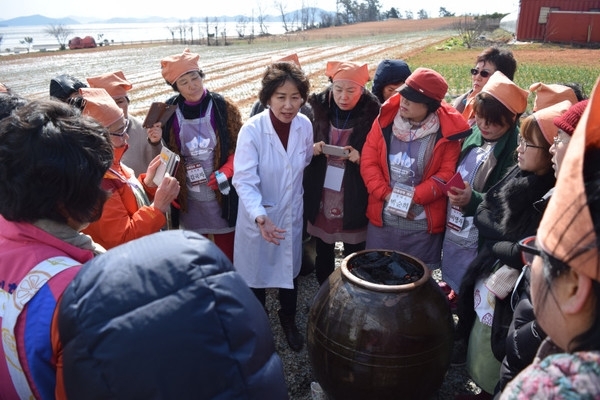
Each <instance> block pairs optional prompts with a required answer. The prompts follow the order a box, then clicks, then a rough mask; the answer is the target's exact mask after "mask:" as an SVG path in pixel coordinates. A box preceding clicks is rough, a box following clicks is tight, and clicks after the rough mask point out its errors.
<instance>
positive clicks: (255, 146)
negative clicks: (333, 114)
mask: <svg viewBox="0 0 600 400" xmlns="http://www.w3.org/2000/svg"><path fill="white" fill-rule="evenodd" d="M309 89H310V84H309V81H308V78H306V76H305V75H304V73H303V72H302V70H301V69H300V68H299V67H297V66H296V65H295V64H293V63H291V62H276V63H273V64H271V65H270V66H268V67H267V70H266V71H265V74H264V75H263V78H262V88H261V90H260V92H259V99H260V101H261V103H262V104H263V105H265V106H266V107H267V108H266V109H265V110H264V111H263V112H261V113H260V114H257V115H255V116H254V117H252V118H250V119H249V120H248V121H247V122H246V123H245V124H244V126H242V129H241V130H240V133H239V135H238V140H237V150H236V154H235V157H234V175H233V181H232V182H233V185H234V187H235V189H236V191H237V193H238V195H239V198H240V204H239V209H238V218H237V226H236V233H235V241H234V243H235V245H234V256H233V260H234V265H235V267H236V269H237V270H238V272H239V273H240V274H241V275H242V277H243V278H244V280H245V281H246V283H247V284H248V286H250V288H252V290H253V291H254V294H255V295H256V297H257V298H258V299H259V300H260V301H261V303H262V304H263V306H264V305H265V297H266V296H265V289H266V288H279V300H280V304H281V309H280V310H279V312H278V314H279V320H280V322H281V326H282V328H283V332H284V333H285V335H286V339H287V342H288V344H289V345H290V348H291V349H292V350H294V351H300V350H301V349H302V347H303V343H304V338H303V337H302V334H300V332H299V331H298V328H297V327H296V322H295V316H296V299H297V288H296V280H295V278H296V277H297V276H298V273H299V272H300V266H301V262H302V212H303V201H302V194H303V189H302V176H303V172H304V168H305V167H306V166H307V165H308V164H309V162H310V160H311V158H312V156H313V139H312V125H311V123H310V120H309V119H308V118H307V117H306V116H304V115H303V114H299V110H300V107H301V106H302V105H303V104H304V103H305V102H306V99H307V97H308V92H309Z"/></svg>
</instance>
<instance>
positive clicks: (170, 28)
mask: <svg viewBox="0 0 600 400" xmlns="http://www.w3.org/2000/svg"><path fill="white" fill-rule="evenodd" d="M167 29H168V30H169V32H171V39H172V40H173V44H175V31H176V30H177V28H173V27H170V26H167Z"/></svg>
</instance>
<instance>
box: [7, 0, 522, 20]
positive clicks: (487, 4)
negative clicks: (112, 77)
mask: <svg viewBox="0 0 600 400" xmlns="http://www.w3.org/2000/svg"><path fill="white" fill-rule="evenodd" d="M2 3H3V4H2V5H1V6H0V9H1V10H2V12H1V14H0V20H2V19H11V18H15V17H24V16H29V15H35V14H40V15H43V16H45V17H49V18H63V17H68V16H72V17H95V18H98V19H99V20H101V19H108V18H114V17H138V18H143V17H150V16H162V17H173V18H177V19H183V20H187V19H189V18H190V17H195V18H197V17H203V16H210V17H214V16H223V15H229V16H234V15H238V14H242V15H247V16H251V15H252V11H253V10H254V15H257V14H258V12H257V10H258V6H259V4H260V6H261V9H262V10H263V14H278V11H277V10H276V9H275V7H274V5H273V4H274V3H275V1H274V0H216V1H214V0H175V1H173V2H166V3H159V2H155V1H149V2H148V3H146V2H140V1H127V0H125V1H124V0H101V1H86V0H53V1H49V0H3V1H2ZM160 4H167V5H168V7H165V6H164V5H162V6H160ZM284 4H286V7H287V8H286V10H287V11H294V10H297V9H299V8H301V7H302V4H305V5H306V6H314V7H319V8H322V9H324V10H328V11H335V5H336V1H335V0H303V1H298V0H297V1H289V0H288V1H284ZM379 4H381V5H382V9H383V10H389V9H390V8H391V7H395V8H396V9H397V10H399V11H400V12H401V13H402V14H404V12H405V11H406V10H411V11H413V13H414V14H415V16H416V14H417V12H418V11H419V10H421V9H424V10H425V11H427V13H428V14H429V16H430V17H438V16H439V10H440V7H444V8H446V10H447V11H449V12H452V13H455V14H456V15H463V14H465V13H471V14H491V13H494V12H500V13H510V12H513V11H516V10H517V8H518V1H506V0H502V1H471V2H468V4H467V2H466V1H464V0H445V1H444V0H419V1H414V2H413V1H408V2H407V1H398V0H396V1H394V0H380V1H379ZM408 4H410V6H409V5H408Z"/></svg>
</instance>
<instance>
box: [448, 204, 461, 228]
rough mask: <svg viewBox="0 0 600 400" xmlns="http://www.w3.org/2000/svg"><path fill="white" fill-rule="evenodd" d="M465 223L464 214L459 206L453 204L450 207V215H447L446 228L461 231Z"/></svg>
mask: <svg viewBox="0 0 600 400" xmlns="http://www.w3.org/2000/svg"><path fill="white" fill-rule="evenodd" d="M464 224H465V216H464V215H463V213H462V211H460V208H458V207H455V206H453V207H452V208H451V209H450V215H449V216H448V224H447V225H448V228H450V229H452V230H454V231H461V230H462V228H463V225H464Z"/></svg>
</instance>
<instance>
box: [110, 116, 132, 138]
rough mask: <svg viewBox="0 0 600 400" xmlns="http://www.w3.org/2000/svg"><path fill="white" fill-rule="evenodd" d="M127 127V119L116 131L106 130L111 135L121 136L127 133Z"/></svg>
mask: <svg viewBox="0 0 600 400" xmlns="http://www.w3.org/2000/svg"><path fill="white" fill-rule="evenodd" d="M127 128H129V120H126V121H125V125H124V126H123V127H122V128H119V129H118V130H117V131H116V132H108V133H109V134H110V135H111V136H116V137H120V138H122V137H123V136H125V134H127Z"/></svg>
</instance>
